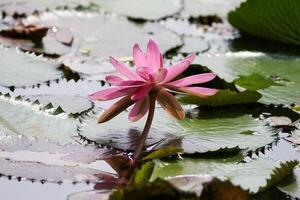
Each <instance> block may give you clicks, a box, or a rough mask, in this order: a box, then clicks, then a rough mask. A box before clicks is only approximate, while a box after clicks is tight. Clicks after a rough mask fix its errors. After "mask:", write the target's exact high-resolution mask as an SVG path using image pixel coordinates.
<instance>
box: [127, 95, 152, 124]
mask: <svg viewBox="0 0 300 200" xmlns="http://www.w3.org/2000/svg"><path fill="white" fill-rule="evenodd" d="M149 104H150V98H149V95H146V96H145V97H144V98H143V99H140V100H138V101H137V102H136V103H135V105H134V106H133V108H132V109H131V111H130V113H129V117H128V118H129V120H130V121H132V122H135V121H138V120H139V119H141V118H142V117H143V116H144V115H145V114H146V113H147V112H148V110H149Z"/></svg>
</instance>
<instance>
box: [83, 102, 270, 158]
mask: <svg viewBox="0 0 300 200" xmlns="http://www.w3.org/2000/svg"><path fill="white" fill-rule="evenodd" d="M99 113H101V112H97V114H96V115H94V116H91V117H90V118H88V119H86V120H84V121H83V124H82V126H80V135H82V136H83V137H85V138H87V139H90V140H93V141H96V142H97V143H99V144H104V145H107V146H111V147H114V148H117V149H123V150H131V151H132V150H134V149H135V147H136V146H137V145H138V144H139V137H140V131H141V130H142V129H143V126H144V123H145V119H143V120H140V121H138V122H136V123H128V120H127V115H128V114H127V113H126V112H123V113H121V114H120V115H118V116H117V117H115V118H114V119H112V120H111V121H109V122H107V123H103V124H97V123H96V118H97V117H98V116H99ZM115 124H118V126H115ZM245 132H250V134H243V133H245ZM274 134H275V133H274V132H273V130H272V129H271V128H270V127H266V126H264V125H263V122H262V121H260V120H256V119H254V118H252V117H251V116H250V115H248V114H243V113H239V112H236V113H225V112H217V113H211V112H208V113H206V114H205V115H203V118H199V119H185V120H182V121H176V120H173V119H171V117H170V116H168V115H167V114H166V113H165V112H164V111H163V110H162V109H161V108H157V109H156V111H155V117H154V120H153V124H152V127H151V130H150V133H149V136H148V139H147V141H146V146H152V145H155V144H156V145H157V143H158V144H159V145H163V144H165V145H166V146H169V145H171V146H172V145H175V146H179V147H181V148H182V149H183V150H184V153H197V152H198V153H205V152H211V151H218V150H224V151H225V150H232V149H233V148H236V147H238V148H240V149H248V150H255V149H257V148H259V147H263V146H265V145H267V144H269V143H272V142H273V141H274V139H275V135H274Z"/></svg>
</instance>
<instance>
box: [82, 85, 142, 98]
mask: <svg viewBox="0 0 300 200" xmlns="http://www.w3.org/2000/svg"><path fill="white" fill-rule="evenodd" d="M134 90H136V88H127V87H126V88H108V89H105V90H101V91H98V92H95V93H93V94H91V95H89V96H88V97H89V99H91V100H100V101H106V100H111V99H115V98H118V97H121V96H124V95H127V94H129V93H132V92H133V91H134Z"/></svg>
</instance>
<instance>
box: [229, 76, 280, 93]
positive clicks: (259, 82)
mask: <svg viewBox="0 0 300 200" xmlns="http://www.w3.org/2000/svg"><path fill="white" fill-rule="evenodd" d="M234 83H235V84H236V85H239V86H241V87H243V88H246V89H248V90H251V91H256V90H261V89H266V88H268V87H270V86H272V85H279V84H276V82H275V81H274V80H272V79H271V77H270V78H269V79H267V78H265V77H263V76H262V75H260V74H251V75H248V76H239V78H237V79H235V80H234Z"/></svg>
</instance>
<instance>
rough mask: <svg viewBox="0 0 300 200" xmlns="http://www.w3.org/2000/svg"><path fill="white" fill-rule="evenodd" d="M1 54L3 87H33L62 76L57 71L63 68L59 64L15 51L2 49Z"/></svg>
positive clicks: (0, 71)
mask: <svg viewBox="0 0 300 200" xmlns="http://www.w3.org/2000/svg"><path fill="white" fill-rule="evenodd" d="M0 54H1V61H0V85H2V86H6V87H23V86H32V85H36V84H39V83H44V82H46V81H49V80H55V79H58V78H60V77H61V76H62V74H61V73H60V72H59V71H58V70H57V68H58V67H60V66H61V64H59V63H56V62H53V61H50V60H46V59H42V58H41V57H37V56H34V55H28V54H24V53H21V52H18V51H16V50H15V49H7V48H1V47H0ZM8 69H9V70H8ZM16 74H17V75H16Z"/></svg>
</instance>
